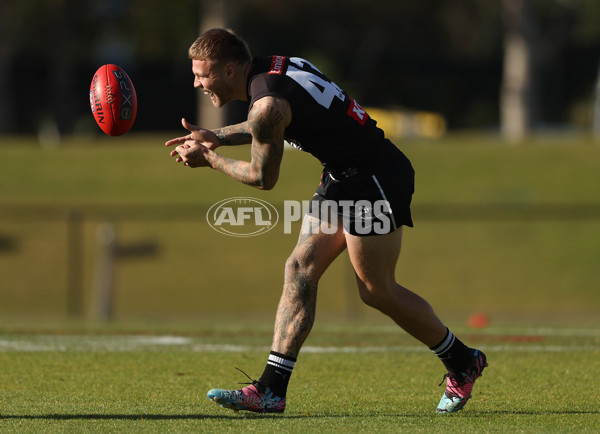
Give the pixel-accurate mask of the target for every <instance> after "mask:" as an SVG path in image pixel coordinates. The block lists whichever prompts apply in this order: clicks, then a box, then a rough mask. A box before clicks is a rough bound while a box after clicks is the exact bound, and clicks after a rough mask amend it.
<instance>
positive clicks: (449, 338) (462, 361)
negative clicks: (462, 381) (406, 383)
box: [430, 329, 472, 372]
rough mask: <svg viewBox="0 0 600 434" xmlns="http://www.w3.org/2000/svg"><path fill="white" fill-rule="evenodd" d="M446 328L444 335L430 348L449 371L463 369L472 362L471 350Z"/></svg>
mask: <svg viewBox="0 0 600 434" xmlns="http://www.w3.org/2000/svg"><path fill="white" fill-rule="evenodd" d="M446 330H447V333H446V337H445V338H444V339H442V341H441V342H440V343H439V344H437V345H436V346H434V347H431V348H430V349H431V351H433V352H434V353H435V355H436V356H438V357H439V358H440V360H441V361H442V363H443V364H444V366H445V367H446V369H448V370H449V371H452V372H461V371H464V370H466V369H467V368H468V367H469V365H470V364H471V362H472V360H471V359H472V356H471V352H470V351H469V348H468V347H467V346H466V345H465V344H463V343H462V342H461V341H460V339H458V338H457V337H456V336H454V334H453V333H452V332H451V331H450V330H449V329H446Z"/></svg>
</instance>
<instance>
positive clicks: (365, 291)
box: [358, 280, 389, 310]
mask: <svg viewBox="0 0 600 434" xmlns="http://www.w3.org/2000/svg"><path fill="white" fill-rule="evenodd" d="M358 293H359V295H360V299H361V300H362V302H363V303H365V304H366V305H367V306H370V307H373V308H375V309H379V310H381V309H382V308H383V307H385V306H386V304H387V303H389V297H388V293H387V288H385V287H383V286H380V285H376V284H370V283H365V282H362V281H360V280H359V281H358Z"/></svg>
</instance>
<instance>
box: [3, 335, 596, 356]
mask: <svg viewBox="0 0 600 434" xmlns="http://www.w3.org/2000/svg"><path fill="white" fill-rule="evenodd" d="M478 348H481V349H482V350H483V351H489V352H504V351H510V352H519V353H565V352H600V345H598V344H596V345H594V344H574V345H555V344H548V345H544V344H541V343H539V342H536V343H531V344H524V343H521V342H519V343H515V344H500V345H481V346H478ZM165 349H169V350H176V351H184V352H185V351H187V352H193V353H221V352H223V353H248V352H267V353H268V352H269V347H268V346H259V345H256V346H252V345H232V344H218V343H216V344H214V343H202V342H201V340H200V339H198V338H189V337H182V336H131V335H117V336H115V335H108V336H93V335H92V336H82V335H77V336H69V335H61V336H56V335H26V336H21V337H16V336H15V337H13V336H10V337H4V338H2V337H0V352H137V351H163V350H165ZM429 351H430V350H429V349H428V348H426V347H425V346H422V345H398V346H364V347H363V346H314V345H313V346H311V345H307V346H305V347H303V348H302V353H311V354H376V353H420V352H429Z"/></svg>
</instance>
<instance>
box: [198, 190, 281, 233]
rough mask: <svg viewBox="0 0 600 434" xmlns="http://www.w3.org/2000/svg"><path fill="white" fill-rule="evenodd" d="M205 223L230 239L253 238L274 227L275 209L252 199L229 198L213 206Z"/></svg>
mask: <svg viewBox="0 0 600 434" xmlns="http://www.w3.org/2000/svg"><path fill="white" fill-rule="evenodd" d="M206 221H207V222H208V224H209V225H210V227H212V228H213V229H214V230H215V231H217V232H220V233H222V234H225V235H229V236H232V237H254V236H257V235H262V234H264V233H266V232H268V231H270V230H271V229H273V228H274V227H275V225H276V224H277V222H278V221H279V214H278V213H277V209H275V207H274V206H273V205H271V204H270V203H269V202H267V201H264V200H261V199H256V198H253V197H231V198H228V199H223V200H221V201H219V202H217V203H215V204H213V205H212V206H211V207H210V208H209V209H208V212H207V213H206Z"/></svg>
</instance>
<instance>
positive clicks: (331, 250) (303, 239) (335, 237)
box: [286, 215, 346, 278]
mask: <svg viewBox="0 0 600 434" xmlns="http://www.w3.org/2000/svg"><path fill="white" fill-rule="evenodd" d="M345 248H346V237H345V236H344V230H343V226H342V223H341V221H340V222H339V224H337V225H331V224H330V223H327V222H322V221H320V220H319V219H318V218H316V217H312V216H309V215H305V216H304V219H303V221H302V228H301V230H300V236H299V237H298V243H297V244H296V247H294V250H293V252H292V254H291V255H290V257H289V258H288V261H287V264H286V272H288V273H290V272H295V271H299V270H302V271H310V272H313V273H315V276H316V277H317V278H319V277H320V276H321V275H322V274H323V273H324V272H325V270H326V269H327V267H329V265H330V264H331V263H332V262H333V261H334V259H335V258H337V257H338V255H339V254H340V253H342V252H343V251H344V249H345Z"/></svg>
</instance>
